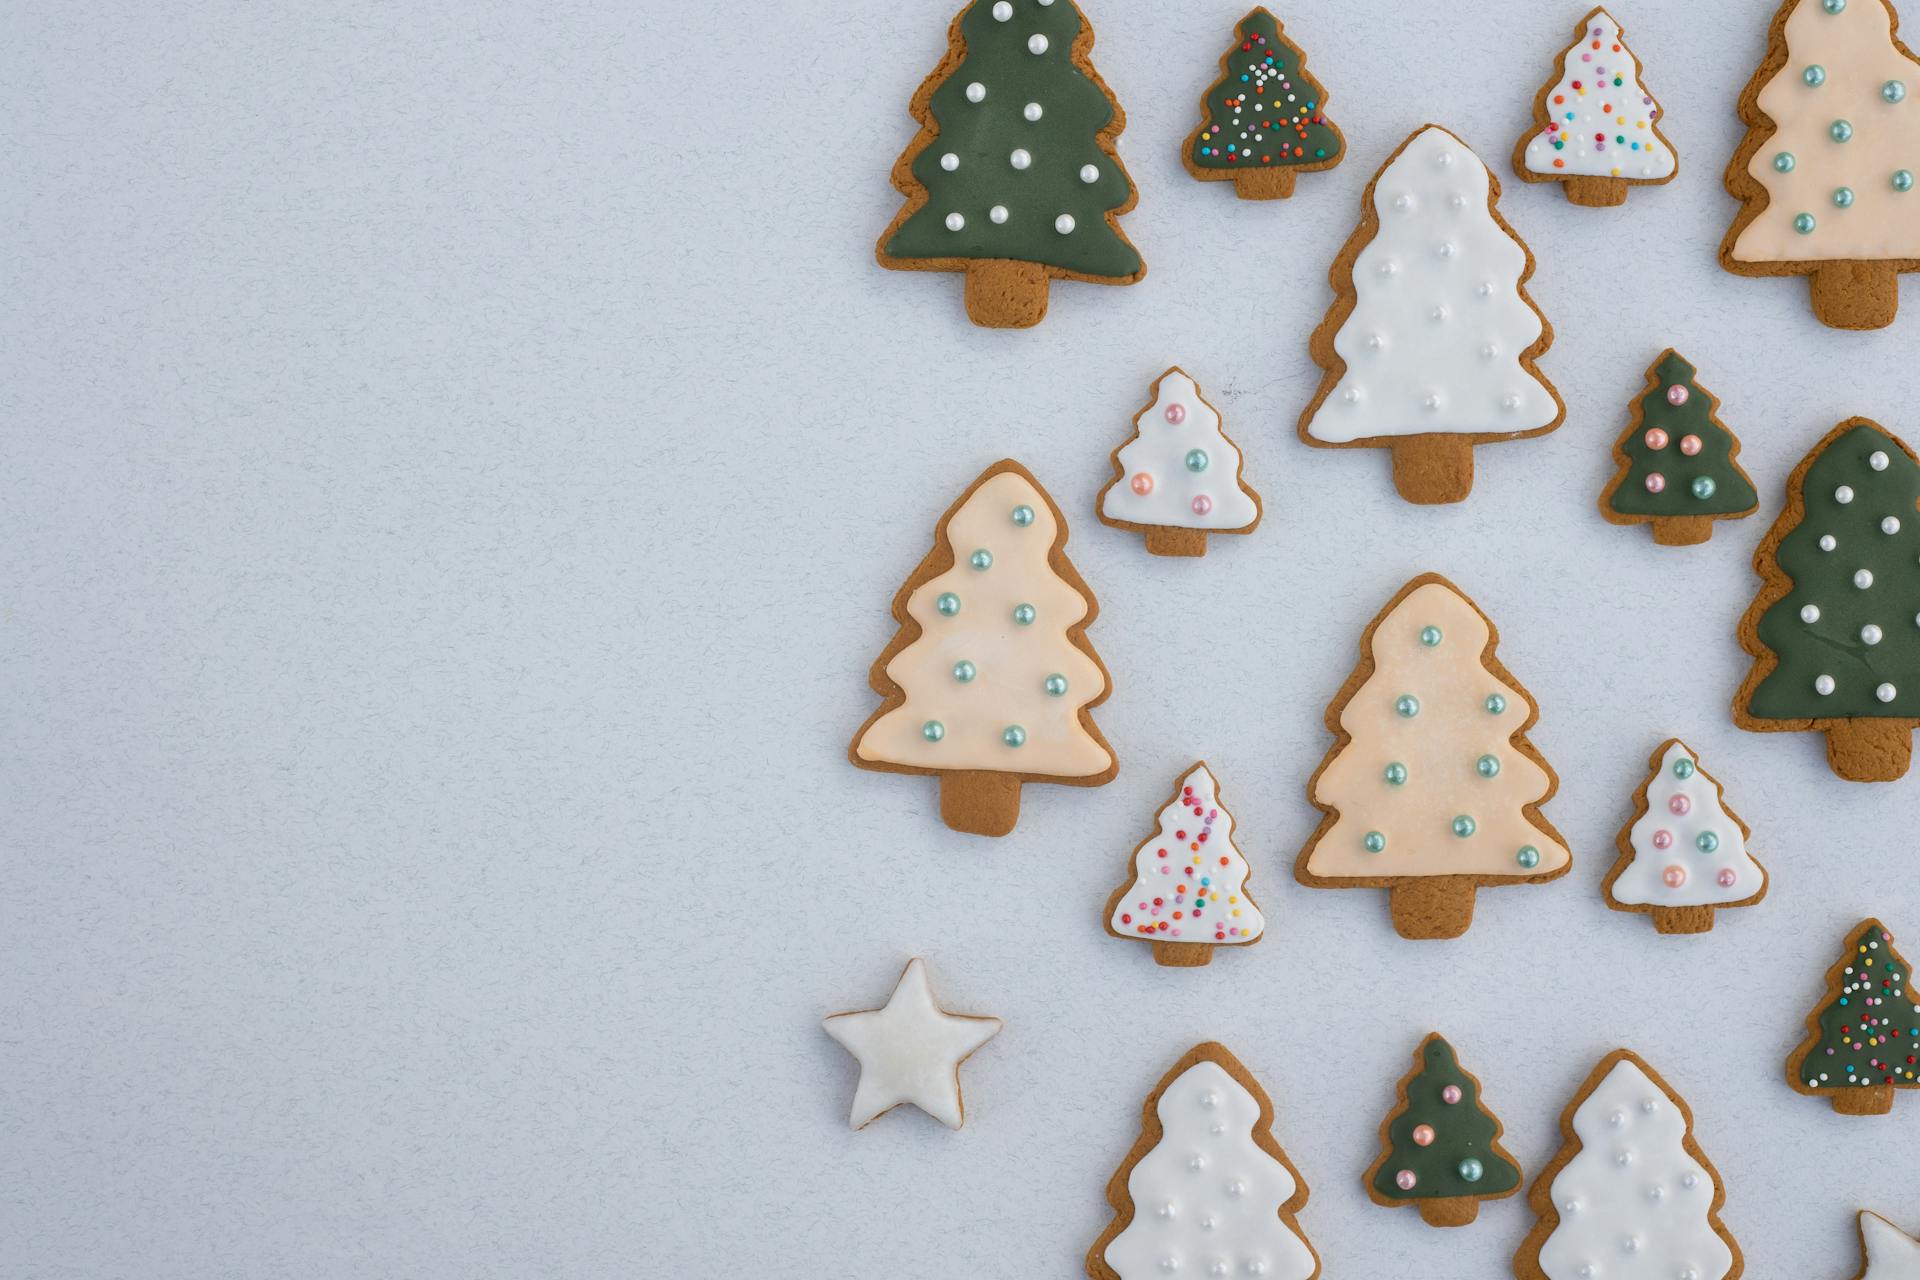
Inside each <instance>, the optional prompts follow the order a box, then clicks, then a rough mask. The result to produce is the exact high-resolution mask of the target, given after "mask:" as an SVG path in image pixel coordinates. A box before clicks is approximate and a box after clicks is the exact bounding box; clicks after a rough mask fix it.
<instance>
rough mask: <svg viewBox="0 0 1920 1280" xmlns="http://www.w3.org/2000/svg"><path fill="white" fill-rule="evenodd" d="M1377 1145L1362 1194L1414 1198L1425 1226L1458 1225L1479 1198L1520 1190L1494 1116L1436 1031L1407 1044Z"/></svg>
mask: <svg viewBox="0 0 1920 1280" xmlns="http://www.w3.org/2000/svg"><path fill="white" fill-rule="evenodd" d="M1380 1146H1381V1152H1380V1158H1379V1159H1378V1160H1376V1161H1374V1162H1373V1167H1372V1168H1371V1169H1368V1170H1367V1175H1366V1183H1367V1195H1368V1196H1370V1197H1372V1199H1373V1202H1374V1203H1375V1204H1383V1205H1388V1206H1390V1207H1391V1206H1398V1205H1406V1204H1412V1205H1417V1206H1419V1209H1420V1216H1421V1217H1422V1218H1423V1219H1425V1220H1426V1221H1427V1223H1428V1224H1429V1225H1431V1226H1436V1227H1464V1226H1466V1225H1467V1224H1468V1223H1470V1222H1472V1221H1473V1220H1474V1218H1475V1217H1476V1216H1478V1214H1479V1212H1480V1202H1481V1201H1482V1200H1501V1199H1505V1198H1506V1197H1507V1196H1510V1195H1512V1194H1513V1193H1514V1192H1516V1191H1518V1190H1519V1189H1520V1165H1519V1164H1518V1162H1516V1161H1515V1160H1514V1158H1513V1157H1512V1156H1511V1155H1509V1154H1507V1150H1506V1148H1504V1147H1502V1146H1501V1145H1500V1121H1499V1120H1498V1118H1496V1117H1495V1116H1494V1114H1493V1113H1492V1112H1490V1111H1488V1110H1487V1109H1486V1108H1485V1107H1483V1106H1482V1105H1481V1104H1480V1082H1479V1081H1478V1080H1476V1079H1474V1077H1473V1073H1472V1072H1470V1071H1467V1070H1466V1069H1465V1068H1463V1067H1461V1065H1460V1064H1459V1062H1458V1061H1457V1060H1456V1059H1455V1058H1454V1056H1453V1046H1452V1045H1450V1044H1448V1043H1447V1042H1446V1041H1445V1040H1444V1039H1442V1038H1441V1036H1440V1033H1439V1032H1437V1031H1436V1032H1434V1033H1433V1034H1431V1035H1429V1036H1428V1037H1427V1038H1426V1039H1425V1040H1423V1041H1421V1042H1420V1047H1419V1048H1418V1049H1416V1050H1415V1051H1414V1054H1413V1070H1412V1071H1411V1072H1409V1073H1408V1074H1407V1075H1406V1077H1405V1078H1403V1079H1402V1080H1401V1081H1400V1098H1399V1101H1398V1102H1397V1103H1396V1104H1395V1105H1394V1109H1393V1110H1392V1111H1391V1112H1390V1113H1389V1114H1388V1115H1387V1118H1386V1121H1385V1123H1383V1124H1382V1125H1381V1126H1380Z"/></svg>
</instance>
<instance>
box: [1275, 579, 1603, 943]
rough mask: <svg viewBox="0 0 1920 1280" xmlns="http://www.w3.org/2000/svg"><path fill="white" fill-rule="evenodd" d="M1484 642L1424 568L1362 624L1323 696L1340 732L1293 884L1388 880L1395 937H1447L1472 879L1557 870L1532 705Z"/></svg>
mask: <svg viewBox="0 0 1920 1280" xmlns="http://www.w3.org/2000/svg"><path fill="white" fill-rule="evenodd" d="M1498 640H1499V636H1498V634H1497V633H1496V632H1495V631H1494V629H1493V623H1492V622H1491V621H1489V620H1488V618H1487V616H1486V615H1485V614H1483V613H1481V612H1480V609H1479V607H1478V606H1476V605H1475V604H1474V603H1473V601H1471V600H1469V599H1467V597H1466V596H1465V595H1463V594H1461V592H1460V589H1459V588H1458V587H1456V586H1454V585H1453V584H1452V583H1451V582H1448V581H1447V580H1446V579H1445V578H1443V577H1441V576H1440V575H1439V574H1437V573H1428V574H1423V575H1421V576H1420V577H1418V578H1415V579H1414V580H1413V581H1412V582H1409V583H1408V584H1407V585H1406V586H1404V587H1402V588H1400V591H1399V593H1398V594H1397V595H1395V596H1394V597H1393V599H1392V600H1390V601H1388V603H1387V607H1386V608H1385V609H1383V610H1381V612H1380V614H1379V616H1377V617H1375V618H1374V620H1373V621H1372V622H1371V623H1369V624H1368V625H1367V629H1366V632H1365V634H1364V635H1362V636H1361V637H1360V655H1361V656H1360V665H1359V666H1357V667H1355V668H1354V672H1353V675H1351V676H1350V677H1348V679H1347V683H1346V684H1345V685H1344V686H1342V688H1341V689H1340V692H1339V693H1337V694H1335V695H1334V698H1333V703H1332V705H1330V706H1329V707H1328V708H1327V728H1328V729H1330V730H1332V731H1333V733H1334V734H1335V735H1336V737H1337V739H1338V740H1337V741H1336V742H1335V743H1334V744H1333V747H1332V749H1331V750H1329V751H1328V752H1327V756H1326V759H1324V760H1322V761H1321V762H1320V767H1319V769H1317V770H1316V771H1315V772H1314V775H1313V780H1312V781H1311V782H1310V783H1308V797H1309V798H1310V799H1311V800H1312V801H1313V804H1314V807H1315V808H1317V809H1319V810H1320V811H1321V812H1322V813H1324V814H1325V815H1326V817H1325V818H1324V819H1322V820H1321V823H1320V827H1319V829H1318V830H1317V831H1315V832H1314V833H1313V838H1312V839H1311V840H1309V841H1308V842H1307V846H1306V848H1304V849H1302V850H1301V851H1300V857H1299V860H1298V862H1296V863H1295V865H1294V877H1295V878H1296V879H1297V880H1299V881H1300V883H1301V884H1304V885H1310V886H1312V887H1314V888H1316V889H1368V888H1372V889H1387V890H1389V891H1390V892H1391V902H1392V910H1393V927H1394V929H1395V930H1397V931H1398V932H1399V934H1400V936H1401V937H1403V938H1457V937H1459V936H1460V935H1461V934H1463V933H1465V932H1466V931H1467V928H1468V926H1469V925H1471V924H1472V923H1473V900H1474V893H1475V890H1477V889H1479V888H1481V887H1483V886H1488V885H1506V884H1537V883H1540V882H1543V881H1547V880H1556V879H1558V878H1559V877H1561V876H1563V875H1565V874H1566V873H1567V870H1568V868H1570V867H1571V866H1572V865H1573V858H1572V855H1570V854H1569V853H1568V852H1567V847H1566V842H1565V841H1564V840H1562V839H1561V837H1560V833H1559V832H1558V831H1555V830H1554V829H1553V825H1552V824H1551V823H1549V822H1548V821H1547V820H1546V818H1545V816H1543V815H1542V814H1541V812H1540V806H1541V805H1542V804H1543V803H1545V802H1546V801H1547V800H1548V799H1549V798H1550V797H1551V796H1552V795H1553V793H1554V791H1555V789H1556V788H1558V786H1559V779H1558V778H1556V777H1555V776H1554V773H1553V770H1552V769H1551V768H1549V767H1548V765H1547V762H1546V761H1545V760H1544V759H1542V758H1541V756H1540V753H1539V752H1538V751H1536V750H1534V748H1533V744H1532V743H1531V742H1529V741H1528V740H1527V730H1528V729H1529V728H1531V727H1532V725H1533V722H1534V720H1535V719H1537V718H1538V716H1539V709H1538V708H1537V707H1535V706H1534V702H1533V698H1532V696H1531V695H1529V694H1528V693H1527V691H1526V690H1525V689H1523V688H1521V687H1520V683H1519V682H1518V681H1517V680H1515V679H1514V677H1513V675H1512V673H1511V672H1509V671H1508V670H1507V669H1506V667H1504V666H1502V665H1501V663H1500V660H1499V658H1497V657H1496V656H1495V655H1494V647H1495V645H1496V643H1497V642H1498Z"/></svg>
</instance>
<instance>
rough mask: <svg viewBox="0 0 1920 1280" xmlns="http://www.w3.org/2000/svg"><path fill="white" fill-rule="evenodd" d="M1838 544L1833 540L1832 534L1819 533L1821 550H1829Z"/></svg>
mask: <svg viewBox="0 0 1920 1280" xmlns="http://www.w3.org/2000/svg"><path fill="white" fill-rule="evenodd" d="M1839 545H1840V544H1839V543H1838V542H1835V541H1834V538H1833V535H1832V534H1830V533H1823V534H1821V535H1820V549H1821V550H1822V551H1831V550H1833V549H1834V548H1835V547H1837V546H1839Z"/></svg>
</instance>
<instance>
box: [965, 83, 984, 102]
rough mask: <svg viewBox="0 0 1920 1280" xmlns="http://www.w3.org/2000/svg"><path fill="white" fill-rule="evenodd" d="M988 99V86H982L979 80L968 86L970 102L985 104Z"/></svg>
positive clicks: (968, 99)
mask: <svg viewBox="0 0 1920 1280" xmlns="http://www.w3.org/2000/svg"><path fill="white" fill-rule="evenodd" d="M986 98H987V86H985V85H983V84H981V83H980V82H979V81H978V80H975V81H974V82H973V83H972V84H970V85H968V86H967V101H968V102H985V101H986Z"/></svg>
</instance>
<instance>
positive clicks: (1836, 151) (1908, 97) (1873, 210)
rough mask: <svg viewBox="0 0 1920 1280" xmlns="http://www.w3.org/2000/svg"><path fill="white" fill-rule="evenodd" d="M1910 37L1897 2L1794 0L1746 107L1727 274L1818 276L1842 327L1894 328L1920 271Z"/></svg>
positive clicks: (1918, 125) (1777, 18)
mask: <svg viewBox="0 0 1920 1280" xmlns="http://www.w3.org/2000/svg"><path fill="white" fill-rule="evenodd" d="M1899 29H1900V19H1899V15H1898V14H1897V13H1896V12H1895V11H1894V8H1893V5H1892V4H1891V3H1890V0H1786V3H1785V4H1783V5H1781V7H1780V10H1779V12H1778V13H1777V14H1775V15H1774V19H1773V26H1772V28H1771V30H1770V31H1769V32H1768V35H1767V56H1766V60H1765V61H1764V62H1762V63H1761V64H1760V69H1759V70H1758V71H1756V72H1754V74H1753V79H1752V80H1750V81H1749V82H1748V84H1747V89H1746V93H1745V94H1744V95H1742V97H1741V99H1740V119H1741V120H1742V121H1744V122H1745V124H1746V126H1747V136H1746V140H1745V141H1744V142H1742V143H1741V144H1740V148H1739V150H1738V151H1736V152H1735V153H1734V156H1733V160H1732V161H1731V162H1730V163H1729V164H1728V165H1727V173H1726V185H1727V190H1728V192H1729V193H1731V194H1732V195H1734V196H1736V197H1738V198H1739V199H1740V200H1741V202H1742V203H1741V207H1740V212H1739V214H1738V215H1737V216H1736V217H1735V218H1734V220H1733V226H1732V227H1730V228H1729V229H1728V231H1727V235H1726V239H1725V240H1723V241H1722V242H1721V245H1720V265H1721V266H1723V267H1725V268H1726V269H1727V270H1728V271H1731V272H1734V273H1735V274H1737V275H1746V276H1776V275H1804V276H1807V277H1808V278H1809V280H1810V283H1811V286H1812V292H1813V312H1814V315H1816V316H1818V317H1819V319H1820V321H1821V322H1822V323H1823V324H1828V325H1831V326H1833V327H1835V328H1838V329H1880V328H1884V327H1885V326H1887V325H1890V324H1892V323H1893V319H1894V315H1895V313H1896V312H1897V311H1898V310H1899V306H1900V273H1901V272H1905V271H1920V192H1915V190H1914V176H1915V175H1916V174H1920V59H1916V58H1915V57H1914V55H1913V51H1912V50H1910V49H1908V48H1907V46H1906V45H1904V44H1902V43H1901V42H1900V35H1899Z"/></svg>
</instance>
